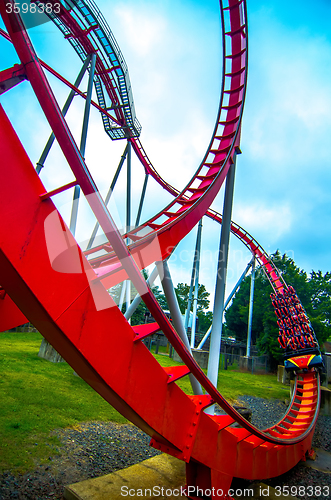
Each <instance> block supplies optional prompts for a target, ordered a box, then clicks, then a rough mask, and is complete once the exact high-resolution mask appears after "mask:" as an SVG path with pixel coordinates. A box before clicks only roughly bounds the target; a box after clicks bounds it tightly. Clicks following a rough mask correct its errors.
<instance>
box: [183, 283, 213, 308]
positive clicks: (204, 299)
mask: <svg viewBox="0 0 331 500" xmlns="http://www.w3.org/2000/svg"><path fill="white" fill-rule="evenodd" d="M175 292H176V296H177V300H178V304H179V308H180V311H181V313H182V314H185V312H186V308H187V303H188V297H189V293H190V287H189V285H188V284H187V283H178V285H177V286H176V288H175ZM209 295H210V293H209V292H207V290H206V287H205V285H201V284H200V283H199V288H198V308H197V313H198V314H199V313H201V312H203V311H205V309H208V307H209V303H210V302H209V299H208V297H209ZM193 296H194V288H193V294H192V299H193ZM191 311H193V300H192V304H191Z"/></svg>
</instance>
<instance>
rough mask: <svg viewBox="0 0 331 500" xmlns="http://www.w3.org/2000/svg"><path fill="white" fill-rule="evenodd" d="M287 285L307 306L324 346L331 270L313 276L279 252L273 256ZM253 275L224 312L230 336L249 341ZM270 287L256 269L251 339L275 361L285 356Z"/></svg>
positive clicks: (329, 326)
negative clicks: (249, 311) (279, 342)
mask: <svg viewBox="0 0 331 500" xmlns="http://www.w3.org/2000/svg"><path fill="white" fill-rule="evenodd" d="M271 259H272V261H273V262H274V263H275V265H276V267H277V268H278V269H279V271H280V272H281V274H282V276H283V278H284V279H285V281H286V283H287V284H288V285H292V286H293V288H294V289H295V290H296V292H297V294H298V296H299V299H300V300H301V303H302V305H303V307H304V308H305V310H306V312H307V314H308V316H309V318H310V321H311V323H312V326H313V328H314V330H315V333H316V336H317V339H318V341H319V343H320V345H322V344H323V343H324V342H325V340H326V339H327V338H328V337H329V336H330V335H331V273H326V274H325V275H323V274H322V272H321V271H318V272H315V271H312V272H311V274H310V276H307V274H306V272H305V271H303V270H302V269H299V268H298V267H297V266H296V265H295V262H294V260H293V259H291V258H290V257H288V256H287V255H286V254H284V255H281V254H280V253H279V251H277V252H275V253H274V254H273V255H272V256H271ZM250 281H251V278H250V276H247V277H246V278H245V279H244V281H243V282H242V284H241V286H240V288H239V290H238V291H237V293H236V295H235V297H234V299H233V301H232V304H231V306H230V307H229V308H228V309H227V311H226V312H225V321H226V328H227V332H228V334H229V335H233V336H235V337H236V339H237V340H239V341H243V342H246V339H247V327H248V309H249V291H250ZM271 292H272V289H271V286H270V284H269V281H268V279H267V278H266V276H265V274H264V272H263V271H262V270H261V269H260V270H259V269H258V270H257V275H256V280H255V290H254V307H253V322H252V342H253V344H257V346H258V348H259V351H260V352H261V353H269V354H271V356H272V357H273V358H274V360H277V361H280V360H281V359H282V350H281V349H280V347H279V344H278V341H277V337H278V326H277V318H276V315H275V313H274V308H273V306H272V304H271V300H270V293H271Z"/></svg>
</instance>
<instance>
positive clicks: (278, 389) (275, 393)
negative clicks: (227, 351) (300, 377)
mask: <svg viewBox="0 0 331 500" xmlns="http://www.w3.org/2000/svg"><path fill="white" fill-rule="evenodd" d="M154 356H155V357H156V359H157V360H158V362H159V363H160V364H161V365H162V366H173V365H178V362H175V361H174V360H173V359H170V358H169V357H168V356H164V355H162V354H161V355H159V354H156V355H155V354H154ZM204 372H205V373H206V370H204ZM177 383H178V385H179V386H180V387H181V389H183V391H185V392H186V393H187V394H193V393H192V388H191V384H190V381H189V378H188V377H185V378H183V379H181V380H179V381H178V382H177ZM217 388H218V390H219V392H220V393H221V394H222V396H224V397H225V399H227V400H228V401H230V402H232V403H234V402H235V401H236V399H237V398H238V397H239V396H244V395H247V396H256V397H259V398H267V399H270V398H274V399H285V398H289V387H286V386H283V385H281V384H279V383H278V382H277V377H276V375H273V374H262V375H260V374H259V375H257V374H251V373H247V372H240V371H236V370H235V369H233V368H231V367H229V368H228V369H227V370H221V371H220V372H219V375H218V383H217Z"/></svg>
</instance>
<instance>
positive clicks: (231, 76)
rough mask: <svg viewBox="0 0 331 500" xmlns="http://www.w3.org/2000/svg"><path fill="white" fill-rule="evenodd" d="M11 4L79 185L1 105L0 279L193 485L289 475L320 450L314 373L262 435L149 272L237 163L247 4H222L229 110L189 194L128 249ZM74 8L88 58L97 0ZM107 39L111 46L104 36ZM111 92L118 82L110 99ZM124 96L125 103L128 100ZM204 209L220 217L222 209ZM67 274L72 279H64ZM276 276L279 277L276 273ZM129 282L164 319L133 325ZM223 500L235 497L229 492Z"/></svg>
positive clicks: (68, 15)
mask: <svg viewBox="0 0 331 500" xmlns="http://www.w3.org/2000/svg"><path fill="white" fill-rule="evenodd" d="M5 3H8V2H3V1H1V4H0V5H1V7H0V12H1V15H2V18H3V20H4V23H5V25H6V28H7V31H8V34H9V36H10V39H11V41H12V43H13V45H14V47H15V50H16V52H17V54H18V56H19V58H20V61H21V67H20V68H19V69H18V71H19V72H20V77H22V78H23V77H24V78H26V79H28V80H29V81H30V83H31V86H32V88H33V90H34V92H35V95H36V97H37V99H38V101H39V103H40V105H41V107H42V109H43V111H44V113H45V116H46V118H47V119H48V121H49V123H50V125H51V128H52V130H53V132H54V134H55V137H56V139H57V141H58V143H59V145H60V147H61V149H62V151H63V153H64V156H65V157H66V159H67V161H68V164H69V166H70V168H71V170H72V172H73V174H74V176H75V181H74V183H70V185H67V186H64V187H61V188H59V189H58V190H54V191H53V192H49V193H47V191H46V190H45V188H44V186H43V184H42V182H41V180H40V178H39V176H38V175H37V173H36V171H35V169H34V167H33V165H32V163H31V161H30V159H29V158H28V156H27V154H26V152H25V151H24V148H23V146H22V145H21V143H20V141H19V139H18V137H17V135H16V133H15V131H14V129H13V127H12V125H11V123H10V121H9V119H8V118H7V116H6V114H5V112H4V110H3V108H2V107H1V108H0V154H1V158H2V164H3V167H2V168H1V181H2V182H1V184H0V199H1V205H2V218H1V222H0V228H1V229H0V275H1V284H2V286H3V288H4V290H6V292H7V293H8V295H9V296H10V297H11V299H12V300H13V301H14V302H15V304H16V305H17V306H18V307H19V309H20V310H21V311H22V314H23V315H24V316H26V317H27V318H28V319H29V321H31V322H32V323H33V324H34V325H35V326H36V328H37V329H38V330H39V331H40V332H41V333H42V334H43V336H44V337H45V338H46V339H47V340H48V341H49V342H50V343H51V344H52V345H53V346H54V348H55V349H56V350H57V351H58V352H59V353H60V354H61V355H62V356H63V357H64V359H66V360H67V361H68V363H70V364H71V366H72V367H73V368H74V370H75V371H76V372H77V373H78V374H79V375H80V376H81V377H82V378H84V379H85V380H86V381H87V382H88V383H89V384H90V385H91V386H92V387H93V388H94V389H95V390H96V391H97V392H99V393H100V394H101V395H102V396H103V397H104V398H105V399H106V400H107V401H108V402H109V403H110V404H112V405H113V406H114V407H115V408H116V409H117V410H118V411H120V412H121V413H122V414H123V415H124V416H126V417H127V418H128V419H130V420H131V421H132V422H133V423H135V424H136V425H137V426H139V427H140V428H141V429H143V430H144V431H145V432H147V433H148V434H149V435H150V436H151V438H152V441H151V444H152V445H153V446H154V447H156V448H158V449H160V450H162V451H165V452H167V453H169V454H172V455H174V456H177V457H178V458H180V459H182V460H184V461H185V462H186V463H187V483H188V485H190V486H199V487H203V488H210V487H215V489H218V488H222V489H223V491H224V492H226V491H227V490H228V489H229V488H230V485H231V481H232V478H233V477H234V476H236V477H242V478H245V479H256V478H258V479H263V478H265V477H273V476H277V475H280V474H282V473H284V472H286V471H287V470H289V469H290V468H291V467H293V466H294V465H295V464H296V463H297V462H298V461H299V460H300V459H304V458H305V454H306V452H308V451H309V450H310V447H311V441H312V436H313V431H314V427H315V424H316V419H317V415H318V409H319V401H320V387H319V374H318V372H317V371H316V370H314V369H307V370H305V371H303V370H302V371H300V370H299V372H298V374H297V377H296V383H295V388H294V391H293V396H292V400H291V403H290V406H289V408H288V411H287V412H286V414H285V415H284V416H283V418H282V419H281V420H280V421H279V422H278V423H277V424H275V425H273V426H272V427H270V428H268V429H265V430H260V429H257V428H256V427H255V426H253V425H251V424H250V423H249V422H247V421H246V420H245V419H244V418H243V417H242V416H241V415H240V414H239V413H238V412H237V411H236V410H234V408H233V407H232V406H231V405H230V404H229V403H228V402H227V401H226V400H225V399H224V398H223V397H222V395H221V394H220V393H219V392H218V391H217V389H216V388H215V387H214V386H213V384H211V382H210V381H209V379H208V378H207V377H206V376H205V374H204V372H203V371H202V370H201V369H200V367H199V366H198V365H197V363H196V362H195V361H194V359H193V358H192V356H191V355H190V354H189V352H188V350H187V349H186V347H185V346H184V344H183V342H182V341H181V339H180V338H179V337H178V335H177V333H176V331H175V330H174V328H173V326H172V325H171V323H170V322H169V321H168V319H167V317H166V316H165V314H164V312H163V311H162V309H161V308H160V306H159V304H158V303H157V301H156V299H155V297H154V295H153V294H152V292H151V291H150V289H149V287H148V286H147V284H146V282H145V281H144V279H143V277H142V275H141V273H140V270H141V269H142V268H144V267H146V266H147V265H149V264H150V263H151V262H153V261H155V260H156V259H158V260H159V259H160V258H161V259H162V260H163V259H166V258H167V257H168V256H169V255H170V254H171V252H172V251H173V248H174V247H175V246H176V245H177V244H178V243H179V241H181V239H182V238H183V237H184V236H185V235H186V234H188V232H189V231H190V230H191V229H192V228H193V227H194V226H195V224H196V223H197V222H198V221H199V220H200V219H201V217H202V216H203V215H204V214H205V213H207V212H208V210H209V207H210V205H211V203H212V201H213V200H214V198H215V196H216V195H217V193H218V191H219V189H220V187H221V186H222V183H223V182H224V180H225V178H226V175H227V172H228V170H229V168H230V166H231V164H232V163H233V162H234V161H235V155H236V154H237V152H238V148H239V142H240V126H241V117H242V111H243V104H244V97H245V89H246V72H247V46H246V43H247V27H246V24H247V23H246V11H245V2H243V1H237V0H230V1H229V5H228V6H227V7H224V6H222V5H221V19H222V23H223V26H224V25H227V26H228V30H227V31H226V32H225V33H224V37H225V36H228V37H229V39H230V43H229V44H226V43H224V40H223V47H224V51H225V54H224V60H225V62H226V63H225V64H224V66H223V70H224V76H223V83H222V93H221V104H220V109H219V114H218V118H217V123H216V127H215V130H214V133H213V136H212V139H211V142H210V145H209V147H208V149H207V153H206V155H205V157H204V159H203V161H202V163H201V165H200V167H199V168H198V170H197V172H196V173H195V175H194V176H193V178H192V179H191V181H190V182H189V183H188V184H187V186H186V187H185V188H184V189H183V190H182V191H181V192H180V193H173V194H174V196H175V197H174V200H173V201H172V202H171V203H170V204H169V205H168V206H167V207H166V208H165V209H164V210H162V211H161V212H160V213H158V214H157V215H155V216H154V217H153V218H152V219H150V220H149V221H147V222H146V223H145V224H143V225H141V226H139V227H138V228H135V229H134V230H133V231H130V232H129V233H128V235H127V236H128V237H130V239H131V241H133V243H132V244H131V245H130V247H129V248H128V247H127V246H126V245H125V243H124V240H123V238H122V236H121V235H120V234H119V232H118V230H117V228H116V226H115V224H114V222H113V220H112V218H111V216H110V214H109V212H108V210H107V208H106V207H105V205H104V203H103V200H102V199H101V197H100V195H99V193H98V190H97V187H96V185H95V183H94V180H93V178H92V176H91V174H90V172H89V170H88V168H87V166H86V164H85V162H84V159H83V157H82V155H81V154H80V152H79V150H78V148H77V146H76V144H75V141H74V139H73V138H72V135H71V132H70V130H69V128H68V126H67V124H66V122H65V120H64V119H63V116H62V114H61V112H60V109H59V107H58V105H57V102H56V100H55V98H54V95H53V93H52V90H51V88H50V86H49V84H48V81H47V79H46V77H45V75H44V72H43V70H42V67H41V64H40V62H39V59H38V57H37V55H36V53H35V51H34V48H33V45H32V43H31V41H30V39H29V37H28V35H27V33H26V31H25V29H24V26H23V25H22V22H21V19H20V17H19V16H18V15H17V14H14V13H12V14H8V13H7V12H6V8H5ZM76 4H77V8H72V9H66V8H65V7H64V6H62V12H61V14H60V15H59V16H58V20H57V22H58V24H59V27H60V28H62V31H63V32H64V33H65V35H66V37H67V38H68V39H69V41H71V43H72V44H73V45H75V46H76V43H78V42H77V40H78V41H79V43H80V45H79V46H80V47H83V49H84V51H85V52H84V51H83V52H82V59H83V58H84V55H86V54H90V53H92V52H93V51H95V50H96V46H95V45H92V46H91V45H88V44H87V42H86V38H87V37H88V36H90V35H91V34H94V33H95V32H98V29H99V28H97V27H94V29H93V30H91V31H89V28H88V27H87V26H86V24H85V25H83V26H82V25H81V23H79V22H78V21H77V19H78V18H77V12H78V11H79V12H80V15H81V16H82V18H83V19H85V18H87V17H88V15H90V14H88V15H87V14H86V11H85V10H84V5H85V6H86V5H89V6H90V5H92V4H91V2H85V3H83V2H81V1H79V2H75V3H74V4H73V7H76ZM90 10H92V9H90ZM94 14H95V15H96V13H95V12H94ZM84 16H86V17H84ZM224 16H225V17H226V21H225V22H224ZM93 22H94V21H93ZM92 24H93V23H92ZM100 24H101V22H100ZM77 26H79V29H80V30H81V31H84V30H85V35H86V36H84V37H82V36H81V32H79V31H77V29H78V28H77ZM67 28H68V29H69V28H70V33H69V32H66V31H65V30H66V29H67ZM104 29H106V28H104ZM75 30H76V31H75ZM72 34H74V36H73V35H72ZM91 36H92V35H91ZM224 37H223V38H224ZM99 38H100V40H102V35H101V34H100V36H99ZM99 38H98V40H99ZM83 39H84V41H82V40H83ZM100 40H99V42H100ZM104 43H105V42H104ZM105 44H106V43H105ZM108 50H109V52H111V51H110V49H108ZM98 56H99V51H97V63H96V66H97V68H98V75H97V76H98V77H100V79H101V81H102V82H103V83H102V85H103V86H104V88H106V87H107V86H108V87H109V86H110V80H108V79H105V80H103V77H104V72H103V71H104V70H103V68H102V67H101V66H100V64H101V63H100V59H99V58H98ZM110 69H111V68H110ZM16 70H17V68H16ZM16 74H17V73H15V75H16ZM107 74H108V75H109V74H110V73H109V72H107ZM13 76H14V71H13V72H12V77H13ZM126 81H127V82H128V80H126ZM102 85H101V87H102ZM127 85H128V83H127ZM108 87H107V88H108ZM111 91H112V89H110V87H109V93H111ZM124 94H125V93H124ZM118 96H119V94H118V95H117V96H116V99H118V101H117V102H121V101H120V98H119V97H118ZM125 98H126V97H125V95H124V97H123V96H122V97H121V99H122V100H123V102H124V104H125ZM113 99H114V100H115V97H113ZM112 102H113V101H112ZM99 105H100V101H99ZM121 106H122V107H121ZM110 107H111V108H113V109H111V110H109V109H108V111H107V109H105V111H106V112H107V113H108V112H109V111H111V112H112V113H113V114H114V113H115V114H114V116H113V115H112V116H113V118H114V117H115V118H114V120H116V125H117V127H118V128H120V129H121V132H120V133H121V134H122V135H123V136H124V137H128V136H129V138H130V139H131V141H132V142H133V143H134V141H135V139H134V136H137V135H138V134H137V129H135V130H134V123H135V121H134V119H133V118H132V117H131V118H130V113H129V108H130V106H129V108H127V110H126V112H124V107H123V104H119V105H118V106H115V107H114V106H113V105H111V106H110ZM105 108H107V104H105ZM120 109H122V112H120ZM130 109H131V110H132V107H131V108H130ZM108 114H109V113H108ZM114 120H112V121H113V123H115V121H114ZM9 167H10V168H9ZM74 184H79V185H80V187H81V189H82V191H83V193H84V195H85V196H86V198H87V200H88V203H89V204H90V207H91V209H92V211H93V212H94V214H95V216H96V218H97V220H98V222H99V224H100V226H101V228H102V229H103V231H104V233H105V235H106V236H107V238H108V242H109V243H108V244H105V245H103V247H102V251H103V252H104V255H102V256H101V257H97V256H95V255H93V254H95V252H96V251H98V252H99V251H100V250H101V249H100V247H96V249H91V251H88V252H86V253H85V254H84V253H83V252H82V251H81V249H80V248H79V246H78V244H77V243H76V241H75V239H74V237H73V236H72V234H71V233H70V231H69V230H68V228H67V227H66V225H65V223H64V221H63V219H62V218H61V216H60V215H59V214H58V212H57V210H56V207H55V205H54V204H53V202H52V199H51V198H52V196H54V195H55V194H56V193H57V192H59V191H60V190H63V189H65V188H66V187H68V188H69V187H72V186H73V185H74ZM208 215H209V216H211V215H213V218H217V217H220V216H219V215H218V214H216V213H213V212H212V211H209V213H208ZM233 227H234V226H233ZM241 232H242V235H241V234H240V233H241ZM237 234H238V235H239V236H240V237H242V239H243V240H244V241H245V242H246V244H247V245H248V246H250V248H251V250H253V247H254V245H255V240H253V239H252V238H250V237H249V236H248V233H246V236H245V233H244V232H243V231H242V230H241V228H239V226H238V227H237ZM259 249H260V247H259V246H256V250H255V253H256V254H257V255H258V256H259V257H260V258H261V261H262V263H263V264H264V265H265V266H267V265H268V262H264V261H263V259H264V257H263V255H264V253H261V256H260V255H259V252H260V250H259ZM87 257H89V259H90V260H88V259H87ZM65 266H67V267H66V269H67V272H64V271H63V269H64V267H65ZM59 271H60V272H59ZM271 272H273V269H271V271H270V273H269V274H271ZM125 278H129V279H130V280H131V281H132V282H133V284H134V286H135V287H136V289H137V290H138V292H139V293H140V295H141V296H142V298H143V300H144V302H145V304H146V306H147V307H148V309H149V310H150V312H151V314H152V316H153V317H154V319H155V321H156V324H154V325H139V326H131V325H129V323H128V322H127V321H126V320H125V318H124V316H123V315H122V313H121V312H120V311H119V309H118V308H117V307H116V306H115V304H114V302H113V301H112V299H111V297H110V296H109V294H108V293H107V289H108V288H109V286H112V285H114V284H115V283H119V282H120V281H122V280H123V279H125ZM273 282H274V283H276V289H279V290H280V291H282V288H283V285H280V286H277V280H276V278H275V279H274V280H273ZM157 329H161V330H162V331H163V332H164V334H165V335H166V337H167V338H168V340H169V342H170V343H171V344H172V345H173V347H174V348H175V350H176V351H177V352H178V354H179V356H180V357H181V359H182V360H183V362H184V365H181V366H178V367H172V368H168V369H164V368H162V367H161V366H160V365H159V363H158V362H157V361H156V360H155V358H154V357H153V356H152V355H151V353H150V352H149V351H148V349H147V348H146V347H145V345H144V344H143V342H142V340H143V339H144V338H146V337H147V336H149V335H150V334H151V333H153V331H156V330H157ZM189 373H191V374H192V375H193V376H194V377H195V378H196V379H197V380H198V382H199V383H200V384H201V386H202V388H203V389H204V391H205V394H201V395H195V396H188V395H186V394H185V393H184V392H183V391H182V390H181V389H180V388H179V386H178V385H177V383H176V381H177V380H178V379H180V378H181V377H183V376H185V375H187V374H189ZM151 396H152V397H151ZM214 403H217V404H218V405H219V406H220V407H221V408H222V409H223V410H224V411H225V413H226V414H225V415H218V416H215V415H209V414H207V413H205V412H204V411H203V410H204V409H206V408H207V407H208V406H210V405H212V404H214ZM224 497H225V498H230V496H228V495H227V494H226V493H224ZM215 498H216V496H215Z"/></svg>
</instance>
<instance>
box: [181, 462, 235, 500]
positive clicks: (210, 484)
mask: <svg viewBox="0 0 331 500" xmlns="http://www.w3.org/2000/svg"><path fill="white" fill-rule="evenodd" d="M232 479H233V478H232V476H229V475H227V474H223V473H221V472H219V471H217V470H214V469H210V467H207V466H206V465H203V464H200V463H197V462H194V461H193V460H191V461H190V462H189V463H188V464H186V481H187V484H186V492H187V497H188V498H190V499H191V500H198V499H201V497H202V498H210V499H211V500H217V499H220V498H222V499H223V500H225V499H226V500H232V496H231V495H229V493H231V483H232Z"/></svg>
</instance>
